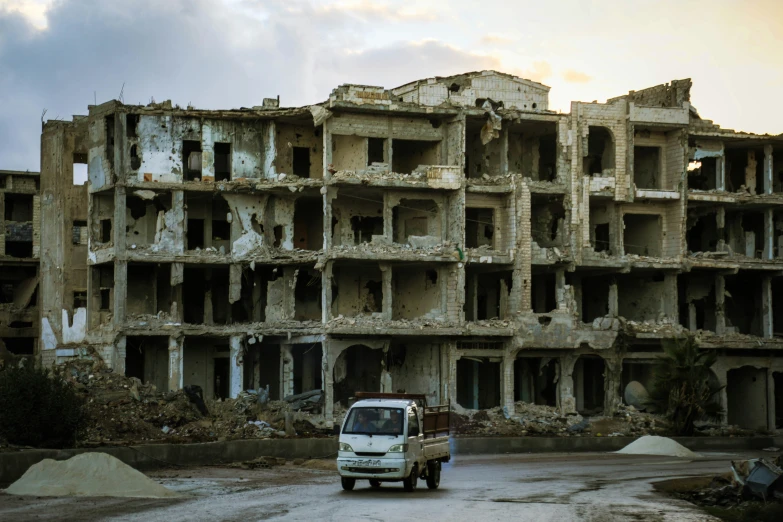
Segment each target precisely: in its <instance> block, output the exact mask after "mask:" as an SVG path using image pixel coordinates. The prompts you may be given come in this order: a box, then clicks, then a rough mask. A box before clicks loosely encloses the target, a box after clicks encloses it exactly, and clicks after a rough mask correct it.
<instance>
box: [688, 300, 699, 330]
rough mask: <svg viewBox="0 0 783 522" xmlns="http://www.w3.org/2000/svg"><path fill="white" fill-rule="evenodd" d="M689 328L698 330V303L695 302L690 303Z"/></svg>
mask: <svg viewBox="0 0 783 522" xmlns="http://www.w3.org/2000/svg"><path fill="white" fill-rule="evenodd" d="M688 330H690V331H691V332H695V331H696V330H698V327H697V326H696V305H695V304H694V303H692V302H691V303H688Z"/></svg>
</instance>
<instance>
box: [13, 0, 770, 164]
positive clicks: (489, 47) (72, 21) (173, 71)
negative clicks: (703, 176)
mask: <svg viewBox="0 0 783 522" xmlns="http://www.w3.org/2000/svg"><path fill="white" fill-rule="evenodd" d="M781 42H783V0H702V1H691V0H676V1H669V0H658V1H650V0H641V1H640V0H614V1H613V0H562V1H557V0H550V1H547V2H542V1H540V0H539V1H535V2H528V1H523V0H508V1H495V0H483V1H481V2H475V1H468V0H448V1H446V0H439V1H434V0H433V1H430V0H415V1H407V0H400V1H392V0H388V1H383V0H378V1H370V0H344V1H327V0H322V1H316V0H311V1H308V0H284V1H282V0H281V1H273V0H122V1H115V0H55V1H53V0H0V169H20V170H27V169H29V170H38V168H39V165H40V152H39V143H40V132H41V124H40V122H41V114H42V112H43V111H44V109H45V110H46V116H45V118H46V119H54V118H61V119H69V118H70V117H71V115H72V114H86V112H87V105H88V104H92V103H94V102H95V101H96V100H97V102H98V103H102V102H105V101H107V100H110V99H115V98H118V97H119V95H120V92H121V91H122V93H123V97H124V100H125V102H126V103H148V102H149V101H150V100H151V99H154V100H155V101H162V100H166V99H171V100H172V101H173V102H174V103H176V104H180V105H183V106H184V105H187V104H191V105H194V106H197V107H200V108H210V109H212V108H235V107H242V106H245V107H248V106H252V105H260V103H261V100H262V98H264V97H274V96H277V95H280V101H281V105H283V106H295V105H304V104H309V103H316V102H319V101H323V100H324V99H326V97H327V96H328V95H329V93H330V92H331V90H332V89H333V88H334V87H336V86H337V85H339V84H342V83H362V84H370V85H381V86H384V87H387V88H390V87H395V86H398V85H401V84H404V83H406V82H408V81H411V80H414V79H418V78H427V77H430V76H436V75H448V74H455V73H459V72H465V71H473V70H481V69H497V70H500V71H504V72H508V73H511V74H516V75H519V76H522V77H524V78H529V79H532V80H536V81H539V82H542V83H545V84H546V85H549V86H551V87H552V90H551V91H550V108H551V109H553V110H561V111H564V112H567V111H568V110H569V104H570V101H571V100H579V101H593V100H598V101H605V100H606V99H607V98H610V97H613V96H617V95H621V94H624V93H627V92H628V91H629V90H631V89H642V88H645V87H650V86H653V85H657V84H660V83H665V82H668V81H670V80H672V79H678V78H692V79H693V81H694V87H693V89H692V91H691V95H692V96H691V103H692V104H693V105H694V106H695V107H696V108H697V109H698V110H699V112H700V114H701V116H702V117H704V118H709V119H712V120H714V121H715V122H716V123H718V124H720V125H722V126H724V127H728V128H735V129H738V130H745V131H751V132H759V133H764V132H768V133H773V134H779V133H781V132H783V103H781V101H780V100H778V99H777V97H778V96H780V93H781V86H782V85H783V43H781ZM123 85H124V88H123Z"/></svg>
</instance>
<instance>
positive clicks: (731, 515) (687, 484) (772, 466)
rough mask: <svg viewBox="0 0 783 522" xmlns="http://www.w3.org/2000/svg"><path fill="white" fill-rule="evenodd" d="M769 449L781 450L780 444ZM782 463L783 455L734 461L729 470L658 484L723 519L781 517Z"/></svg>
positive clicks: (778, 518)
mask: <svg viewBox="0 0 783 522" xmlns="http://www.w3.org/2000/svg"><path fill="white" fill-rule="evenodd" d="M769 450H776V451H779V450H778V448H769ZM781 464H783V459H782V458H781V456H780V455H778V456H776V457H773V458H758V459H750V460H740V461H732V462H731V464H730V467H729V468H730V471H729V472H728V473H724V474H721V475H717V476H714V477H703V478H699V479H675V480H671V481H665V482H662V483H658V484H656V485H655V487H656V489H658V490H661V491H664V492H667V493H670V494H672V495H674V496H675V497H678V498H682V499H684V500H687V501H689V502H693V503H694V504H696V505H699V506H702V507H704V508H705V509H706V510H707V511H708V512H709V513H710V514H712V515H715V516H718V517H720V518H721V519H723V520H762V521H764V520H781V517H782V516H783V479H781V477H783V469H781Z"/></svg>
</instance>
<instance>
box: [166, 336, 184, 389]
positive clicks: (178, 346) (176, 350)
mask: <svg viewBox="0 0 783 522" xmlns="http://www.w3.org/2000/svg"><path fill="white" fill-rule="evenodd" d="M183 340H184V338H183V337H169V391H175V390H181V389H182V387H183V375H184V373H183V369H182V367H183V365H182V362H183V360H184V350H183Z"/></svg>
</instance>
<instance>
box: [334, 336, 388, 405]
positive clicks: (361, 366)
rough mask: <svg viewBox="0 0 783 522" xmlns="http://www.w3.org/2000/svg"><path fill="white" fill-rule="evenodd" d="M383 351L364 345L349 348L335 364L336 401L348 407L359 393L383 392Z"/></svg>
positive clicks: (338, 357)
mask: <svg viewBox="0 0 783 522" xmlns="http://www.w3.org/2000/svg"><path fill="white" fill-rule="evenodd" d="M382 360H383V350H380V349H373V348H370V347H368V346H365V345H363V344H355V345H353V346H349V347H348V348H346V349H345V350H343V352H342V353H340V355H339V356H337V360H336V361H335V363H334V401H335V402H339V403H341V404H342V405H343V406H346V407H347V406H348V399H349V398H351V397H353V396H354V394H355V393H356V392H357V391H373V392H377V391H380V390H381V369H382V368H381V361H382Z"/></svg>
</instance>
